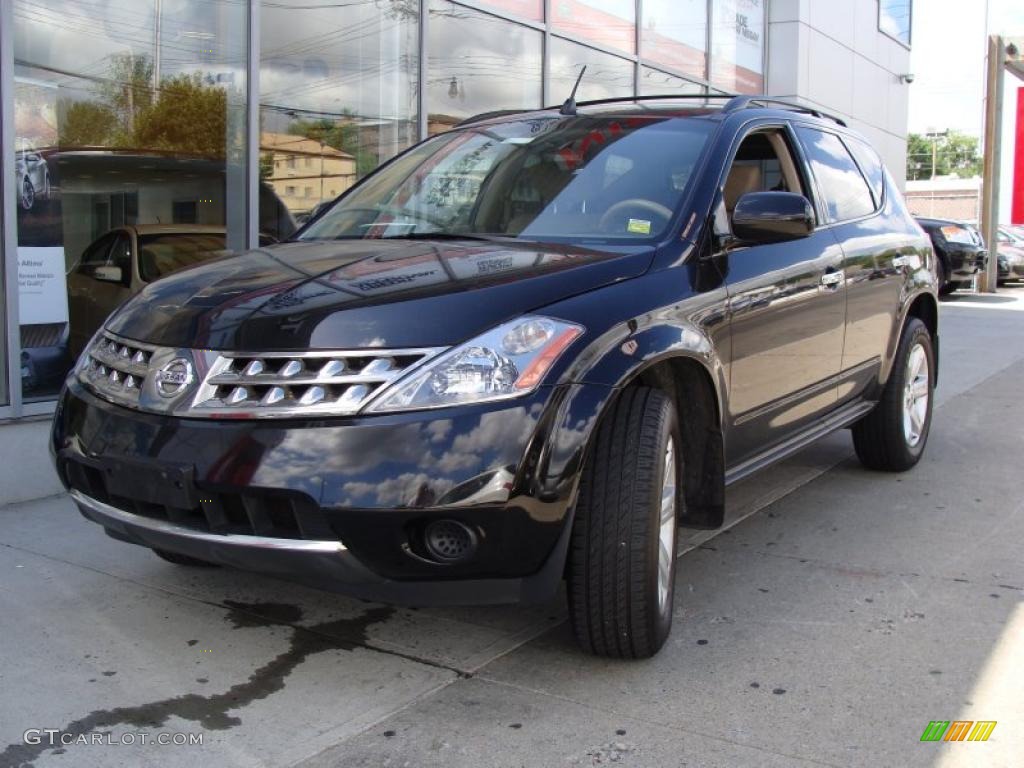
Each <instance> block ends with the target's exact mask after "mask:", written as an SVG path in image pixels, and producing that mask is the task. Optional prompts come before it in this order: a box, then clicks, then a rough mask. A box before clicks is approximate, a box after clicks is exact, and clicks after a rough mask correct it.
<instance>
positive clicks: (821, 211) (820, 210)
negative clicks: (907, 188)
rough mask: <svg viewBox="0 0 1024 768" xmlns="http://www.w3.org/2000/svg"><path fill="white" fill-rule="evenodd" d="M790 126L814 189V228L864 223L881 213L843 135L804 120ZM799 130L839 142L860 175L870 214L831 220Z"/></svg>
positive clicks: (872, 191) (873, 194)
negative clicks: (816, 133) (815, 212)
mask: <svg viewBox="0 0 1024 768" xmlns="http://www.w3.org/2000/svg"><path fill="white" fill-rule="evenodd" d="M791 125H792V128H793V134H794V137H795V138H796V140H797V142H798V147H799V152H800V155H801V158H802V161H803V164H804V167H805V172H806V173H807V175H808V177H809V178H810V179H811V182H812V184H813V188H814V194H815V197H816V198H817V200H816V201H812V202H813V203H814V206H815V211H817V214H818V222H819V226H818V227H816V229H828V228H830V227H835V226H841V225H843V224H850V223H853V222H858V221H864V220H865V219H870V218H871V217H872V216H877V215H878V214H879V212H880V211H881V207H880V206H878V205H877V204H876V203H875V193H874V190H873V189H872V188H871V184H870V182H869V181H868V180H867V179H866V178H865V177H864V172H863V171H862V170H861V168H860V165H859V164H858V163H857V158H855V157H854V156H853V153H852V152H851V151H850V148H849V147H847V146H846V142H845V141H843V138H844V134H843V133H842V132H841V131H837V130H832V128H831V126H824V125H819V124H817V123H812V122H809V121H806V120H794V121H792V123H791ZM799 128H809V129H811V130H815V131H819V132H821V133H827V134H831V135H833V136H835V137H836V138H837V139H838V140H839V143H840V144H841V145H842V146H843V149H845V150H846V154H847V155H849V156H850V161H851V162H852V163H853V167H854V168H855V169H856V170H857V173H858V174H860V178H861V181H863V182H864V186H865V187H866V188H867V191H868V197H869V198H870V199H871V204H872V210H871V212H870V213H865V214H864V215H862V216H855V217H854V218H851V219H833V218H832V217H831V215H829V210H828V204H827V202H826V198H825V193H824V191H823V189H822V186H821V182H820V180H819V179H818V176H817V174H815V173H814V167H813V166H812V165H811V159H810V156H809V154H808V152H807V147H805V146H804V143H803V140H802V139H801V138H800V134H799V132H798V129H799Z"/></svg>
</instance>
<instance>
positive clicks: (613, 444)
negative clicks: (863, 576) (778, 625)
mask: <svg viewBox="0 0 1024 768" xmlns="http://www.w3.org/2000/svg"><path fill="white" fill-rule="evenodd" d="M714 104H716V102H714V101H713V100H704V101H693V100H686V99H669V98H666V97H661V98H660V99H652V100H642V99H633V100H626V101H616V102H598V103H595V102H591V103H589V104H581V105H579V108H578V110H577V109H575V108H572V107H571V106H570V105H568V104H567V105H566V106H563V108H562V109H561V110H558V109H550V110H541V111H536V112H530V113H518V114H503V115H499V116H494V115H491V116H489V117H487V116H485V117H483V118H481V119H477V120H472V121H468V122H467V123H464V124H462V125H461V126H459V127H458V128H457V129H456V130H453V131H451V132H449V133H445V134H443V135H440V136H436V137H434V138H431V139H428V140H427V141H424V142H423V143H421V144H419V145H417V146H415V147H413V148H412V149H410V150H409V151H407V152H405V153H404V154H402V155H399V156H398V157H396V158H395V159H394V160H392V161H391V162H389V163H388V164H386V165H385V166H383V167H381V168H380V169H379V170H377V171H376V172H375V173H373V174H371V175H370V176H368V177H367V178H365V179H363V180H362V181H361V183H359V184H358V185H357V186H356V187H354V188H353V189H352V190H350V191H349V192H348V193H347V194H345V195H344V196H343V197H342V198H341V199H339V200H338V201H337V202H336V203H335V204H334V205H332V206H331V207H330V208H328V209H327V210H325V211H323V212H321V213H320V214H319V215H318V216H317V217H316V218H315V219H313V220H312V221H310V222H309V223H308V224H307V225H306V226H305V227H304V228H303V229H302V230H301V231H300V232H299V233H298V234H297V235H296V236H295V237H294V238H293V239H292V240H291V241H289V242H286V243H282V244H279V245H275V246H271V247H268V248H263V249H260V250H257V251H253V252H251V253H247V254H244V255H239V256H234V257H228V258H224V259H221V260H218V261H214V262H210V263H206V264H203V265H201V266H197V267H195V268H192V269H189V270H186V271H183V272H180V273H177V274H174V275H172V276H170V277H167V278H165V279H162V280H159V281H156V282H154V283H152V284H149V285H148V286H146V288H145V289H144V290H143V291H142V292H141V293H140V294H138V295H137V296H135V297H133V298H132V299H130V300H129V301H128V302H127V303H126V304H124V305H123V306H122V307H121V308H120V309H119V310H118V311H117V312H115V313H114V314H113V315H112V316H111V317H110V318H109V319H108V320H107V322H106V323H105V325H104V327H103V328H102V329H101V330H100V332H99V333H97V334H96V336H95V338H94V339H93V340H92V341H91V342H90V344H89V346H88V348H87V350H86V352H85V353H84V354H83V355H82V356H81V358H80V360H79V361H78V364H77V365H76V368H75V370H74V371H73V372H72V373H71V375H70V376H69V377H68V380H67V383H66V387H65V390H64V392H63V395H62V397H61V400H60V403H59V407H58V410H57V412H56V417H55V421H54V427H53V436H52V449H53V452H54V454H55V461H56V466H57V469H58V471H59V473H60V476H61V478H62V480H63V482H64V483H65V484H66V486H67V487H68V488H69V490H70V493H71V496H72V497H73V498H74V500H75V501H76V502H77V504H78V506H79V508H80V509H81V511H82V513H83V514H84V515H85V516H86V517H87V518H89V519H90V520H93V521H95V522H97V523H99V524H101V525H102V526H104V527H105V528H106V529H107V531H108V532H109V533H110V535H112V536H114V537H115V538H118V539H123V540H125V541H129V542H133V543H135V544H141V545H143V546H146V547H151V548H153V549H154V550H156V551H157V553H158V554H160V555H161V556H163V557H165V558H166V559H168V560H171V561H172V562H177V563H183V564H200V563H218V564H223V565H229V566H237V567H239V568H246V569H252V570H256V571H261V572H264V573H269V574H274V575H277V576H281V577H286V578H290V579H296V580H300V581H303V582H306V583H308V584H312V585H316V586H320V587H327V588H333V589H337V590H339V591H343V592H346V593H349V594H353V595H356V596H359V597H363V598H367V599H375V600H385V601H394V602H404V603H412V604H426V603H483V602H516V601H521V600H540V599H546V598H548V597H550V596H551V595H553V594H554V593H555V592H556V590H557V589H558V587H559V585H560V583H561V582H562V581H563V579H564V580H566V581H567V586H568V597H569V603H570V613H571V620H572V624H573V627H574V629H575V632H576V636H577V637H578V638H579V641H580V643H581V644H582V645H583V647H584V648H585V649H586V650H588V651H591V652H593V653H598V654H605V655H609V656H621V657H643V656H648V655H651V654H653V653H654V652H656V651H657V650H658V648H659V647H661V645H662V644H663V643H664V641H665V638H666V637H667V635H668V632H669V628H670V625H671V620H672V605H673V584H674V578H673V577H674V572H675V567H676V558H675V557H674V553H675V549H676V528H677V526H686V527H695V528H715V527H718V526H720V525H721V524H722V522H723V507H724V497H725V487H726V486H727V485H728V484H730V483H734V482H736V481H737V480H739V479H741V478H743V477H745V476H747V475H749V474H750V473H752V472H754V471H756V470H759V469H761V468H763V467H766V466H768V465H770V464H771V463H772V462H775V461H778V460H779V459H781V458H783V457H785V456H788V455H790V454H792V453H793V452H795V451H797V450H799V449H800V448H803V447H804V446H806V445H807V444H809V443H810V442H812V441H814V440H816V439H817V438H820V437H822V436H823V435H826V434H828V433H830V432H832V431H834V430H837V429H840V428H843V427H852V430H853V440H854V445H855V447H856V451H857V454H858V455H859V456H860V458H861V460H862V461H863V463H864V464H865V465H867V466H868V467H870V468H872V469H876V470H890V471H901V470H906V469H909V468H910V467H912V466H914V464H915V463H916V462H917V461H918V459H919V458H920V456H921V453H922V451H923V450H924V446H925V442H926V440H927V438H928V429H929V424H930V420H931V413H932V399H933V398H932V392H933V387H934V385H935V377H936V370H937V369H936V363H937V358H938V334H937V303H936V276H935V266H934V263H933V255H932V250H931V247H930V245H929V242H928V239H927V237H926V236H925V235H924V233H923V232H922V231H921V229H920V228H919V227H918V226H917V224H916V223H915V222H914V220H913V219H912V218H911V216H910V214H909V213H908V211H907V209H906V207H905V205H904V202H903V199H902V198H901V196H900V194H899V192H898V191H897V189H896V187H895V185H894V183H893V181H892V179H891V178H890V177H889V176H888V174H887V173H886V172H885V170H884V168H883V166H882V163H881V161H880V160H879V157H878V155H877V154H876V153H875V152H874V151H873V150H872V149H871V147H870V146H868V144H867V143H866V142H865V141H864V140H863V139H861V138H860V137H858V136H857V135H856V134H854V133H853V132H851V131H849V130H847V129H846V127H845V126H844V124H843V123H842V122H841V121H840V120H838V119H835V118H830V117H828V116H826V115H823V114H821V113H819V112H815V111H810V110H807V109H806V108H802V107H799V106H796V105H788V104H785V103H780V102H775V101H772V100H770V99H767V98H764V97H758V98H755V97H733V98H731V99H730V100H728V101H724V102H723V103H721V104H720V105H718V106H714Z"/></svg>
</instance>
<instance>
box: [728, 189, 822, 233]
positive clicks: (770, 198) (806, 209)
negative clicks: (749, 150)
mask: <svg viewBox="0 0 1024 768" xmlns="http://www.w3.org/2000/svg"><path fill="white" fill-rule="evenodd" d="M813 231H814V208H812V207H811V202H810V200H808V199H807V198H806V197H804V196H803V195H798V194H796V193H795V192H748V193H747V194H745V195H743V196H742V197H741V198H740V199H739V201H738V202H737V203H736V208H735V210H733V212H732V233H733V236H734V237H736V238H737V239H738V240H740V241H741V242H743V243H746V244H750V245H764V244H767V243H784V242H786V241H787V240H797V239H798V238H801V237H807V236H808V235H810V234H811V233H812V232H813Z"/></svg>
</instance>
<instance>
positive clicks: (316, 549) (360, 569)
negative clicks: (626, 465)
mask: <svg viewBox="0 0 1024 768" xmlns="http://www.w3.org/2000/svg"><path fill="white" fill-rule="evenodd" d="M71 497H72V498H73V499H74V501H75V504H77V505H78V509H79V511H81V513H82V515H84V516H85V517H86V518H87V519H89V520H91V521H93V522H94V523H99V524H100V525H102V526H103V527H104V528H105V529H106V531H107V533H108V534H110V535H111V536H112V537H113V538H116V539H121V540H122V541H127V542H130V543H132V544H139V545H141V546H144V547H150V548H152V549H164V550H169V551H171V552H177V553H179V554H182V555H188V556H190V557H196V558H199V559H200V560H205V561H207V562H210V563H217V564H219V565H226V566H230V567H234V568H239V569H242V570H247V571H256V572H258V573H264V574H267V575H269V576H277V577H279V578H282V579H287V580H288V581H296V582H299V583H301V584H306V585H308V586H312V587H316V588H319V589H325V588H326V589H333V590H334V591H338V592H342V593H344V594H346V595H351V596H353V597H358V598H361V599H364V600H375V601H382V602H388V603H398V604H403V605H469V604H483V603H519V602H536V601H540V600H546V599H548V598H550V597H551V596H553V595H554V593H555V591H556V590H557V588H558V583H559V582H560V581H561V578H562V567H561V563H562V562H564V560H565V553H566V550H567V549H568V542H569V536H568V534H569V528H568V526H566V528H565V530H564V531H563V534H562V536H560V537H559V541H558V543H557V545H556V547H555V551H554V552H552V555H551V557H549V558H548V562H547V563H545V565H544V566H543V567H542V568H541V569H540V570H539V571H538V572H537V573H535V574H531V575H530V576H525V577H522V578H511V579H462V580H420V581H397V580H393V579H387V578H384V577H382V576H380V575H379V574H377V573H375V572H373V571H371V570H370V569H369V568H367V567H366V566H365V565H363V563H362V562H361V561H360V560H359V559H358V558H356V557H355V556H354V555H353V554H352V553H351V552H349V551H348V549H347V548H346V547H345V545H344V544H342V543H341V542H340V541H295V540H290V539H275V538H269V537H260V536H237V535H231V534H214V533H204V532H201V531H196V530H193V529H189V528H185V527H183V526H180V525H175V524H173V523H169V522H164V521H160V520H150V519H147V518H144V517H140V516H139V515H136V514H133V513H131V512H126V511H124V510H121V509H118V508H117V507H114V506H111V505H109V504H104V503H103V502H101V501H98V500H96V499H92V498H90V497H88V496H86V495H85V494H83V493H81V492H79V491H76V490H74V489H72V490H71Z"/></svg>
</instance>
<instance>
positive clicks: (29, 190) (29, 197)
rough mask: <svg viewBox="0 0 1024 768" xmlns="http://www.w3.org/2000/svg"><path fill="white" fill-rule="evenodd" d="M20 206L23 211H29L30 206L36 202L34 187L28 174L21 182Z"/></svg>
mask: <svg viewBox="0 0 1024 768" xmlns="http://www.w3.org/2000/svg"><path fill="white" fill-rule="evenodd" d="M19 197H20V201H21V208H22V210H25V211H31V210H32V206H33V205H35V204H36V188H35V187H33V186H32V181H31V180H30V179H29V177H28V176H26V177H25V180H24V181H23V182H22V184H21V195H20V196H19Z"/></svg>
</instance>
